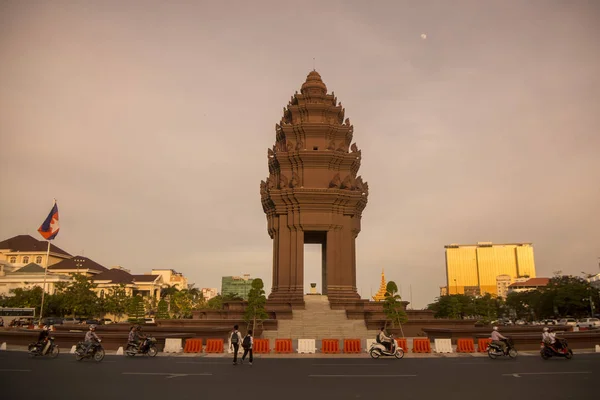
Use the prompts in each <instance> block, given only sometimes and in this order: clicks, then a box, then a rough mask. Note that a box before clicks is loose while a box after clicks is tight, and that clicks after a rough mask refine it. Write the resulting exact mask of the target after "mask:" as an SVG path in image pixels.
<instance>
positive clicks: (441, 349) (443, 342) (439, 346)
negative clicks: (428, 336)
mask: <svg viewBox="0 0 600 400" xmlns="http://www.w3.org/2000/svg"><path fill="white" fill-rule="evenodd" d="M435 352H436V353H452V340H450V339H435Z"/></svg>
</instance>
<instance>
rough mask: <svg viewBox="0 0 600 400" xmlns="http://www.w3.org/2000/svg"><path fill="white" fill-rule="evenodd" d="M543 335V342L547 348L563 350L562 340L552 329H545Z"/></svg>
mask: <svg viewBox="0 0 600 400" xmlns="http://www.w3.org/2000/svg"><path fill="white" fill-rule="evenodd" d="M543 331H544V332H543V333H542V341H543V342H544V344H545V345H546V346H550V347H552V348H554V349H555V350H560V349H562V348H563V346H562V340H560V339H559V338H557V337H556V333H555V332H554V330H553V329H552V328H544V329H543Z"/></svg>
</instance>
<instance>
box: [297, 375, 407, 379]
mask: <svg viewBox="0 0 600 400" xmlns="http://www.w3.org/2000/svg"><path fill="white" fill-rule="evenodd" d="M414 376H417V375H309V376H308V377H309V378H394V377H395V378H402V377H414Z"/></svg>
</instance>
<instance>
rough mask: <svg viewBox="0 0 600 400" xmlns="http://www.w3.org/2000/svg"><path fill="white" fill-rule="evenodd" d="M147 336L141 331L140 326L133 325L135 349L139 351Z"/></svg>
mask: <svg viewBox="0 0 600 400" xmlns="http://www.w3.org/2000/svg"><path fill="white" fill-rule="evenodd" d="M146 338H147V336H146V335H145V334H144V333H143V332H142V327H141V326H140V325H137V326H136V327H135V342H136V344H137V351H138V352H140V351H141V350H142V346H143V344H144V343H145V341H146Z"/></svg>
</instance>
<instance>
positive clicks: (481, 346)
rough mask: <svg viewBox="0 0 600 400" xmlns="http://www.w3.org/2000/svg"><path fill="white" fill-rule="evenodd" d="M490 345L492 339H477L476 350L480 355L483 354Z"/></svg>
mask: <svg viewBox="0 0 600 400" xmlns="http://www.w3.org/2000/svg"><path fill="white" fill-rule="evenodd" d="M490 343H492V339H478V340H477V350H478V351H479V352H480V353H485V351H486V350H487V347H488V346H489V345H490Z"/></svg>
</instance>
